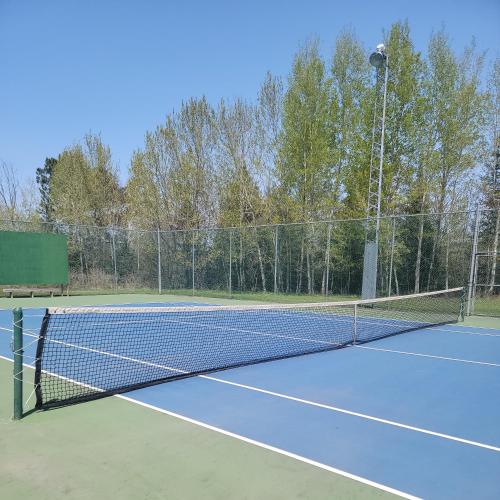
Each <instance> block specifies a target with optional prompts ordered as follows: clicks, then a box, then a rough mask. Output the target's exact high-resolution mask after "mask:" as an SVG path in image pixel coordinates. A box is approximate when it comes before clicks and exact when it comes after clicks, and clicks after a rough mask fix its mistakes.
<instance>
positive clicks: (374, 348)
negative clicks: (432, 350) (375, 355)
mask: <svg viewBox="0 0 500 500" xmlns="http://www.w3.org/2000/svg"><path fill="white" fill-rule="evenodd" d="M351 347H357V348H358V349H368V350H370V351H381V352H393V353H396V354H406V355H407V356H418V357H422V358H433V359H442V360H445V361H457V362H459V363H468V364H471V365H485V366H495V367H497V368H500V364H499V363H488V362H487V361H473V360H470V359H462V358H449V357H447V356H436V355H433V354H421V353H418V352H408V351H398V350H396V349H382V348H380V347H368V346H366V345H352V346H351Z"/></svg>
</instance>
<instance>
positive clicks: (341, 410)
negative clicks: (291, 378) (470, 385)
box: [199, 375, 500, 452]
mask: <svg viewBox="0 0 500 500" xmlns="http://www.w3.org/2000/svg"><path fill="white" fill-rule="evenodd" d="M199 377H200V378H204V379H208V380H213V381H215V382H221V383H223V384H228V385H233V386H235V387H241V388H243V389H248V390H250V391H255V392H260V393H263V394H268V395H270V396H276V397H279V398H282V399H288V400H290V401H295V402H297V403H303V404H306V405H309V406H315V407H317V408H323V409H325V410H330V411H334V412H337V413H344V414H346V415H351V416H353V417H359V418H364V419H366V420H372V421H374V422H379V423H381V424H386V425H391V426H393V427H399V428H401V429H406V430H410V431H414V432H419V433H421V434H428V435H430V436H435V437H440V438H443V439H448V440H450V441H456V442H458V443H462V444H468V445H471V446H477V447H478V448H484V449H486V450H492V451H498V452H500V447H497V446H493V445H489V444H485V443H480V442H478V441H471V440H470V439H464V438H460V437H457V436H453V435H451V434H444V433H441V432H435V431H431V430H428V429H423V428H421V427H414V426H413V425H407V424H402V423H400V422H395V421H394V420H387V419H385V418H379V417H374V416H372V415H367V414H365V413H359V412H356V411H351V410H346V409H345V408H339V407H337V406H330V405H327V404H324V403H316V402H315V401H309V400H307V399H302V398H296V397H294V396H289V395H287V394H282V393H280V392H274V391H268V390H266V389H261V388H260V387H253V386H251V385H245V384H239V383H237V382H230V381H229V380H224V379H220V378H217V377H211V376H209V375H200V376H199Z"/></svg>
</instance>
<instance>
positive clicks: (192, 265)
mask: <svg viewBox="0 0 500 500" xmlns="http://www.w3.org/2000/svg"><path fill="white" fill-rule="evenodd" d="M195 234H196V232H195V231H193V239H192V241H191V288H192V290H191V294H192V295H194V235H195Z"/></svg>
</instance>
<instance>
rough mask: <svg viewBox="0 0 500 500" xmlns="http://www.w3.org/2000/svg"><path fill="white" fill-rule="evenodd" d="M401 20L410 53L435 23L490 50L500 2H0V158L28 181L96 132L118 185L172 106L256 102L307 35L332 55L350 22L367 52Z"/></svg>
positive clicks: (455, 40)
mask: <svg viewBox="0 0 500 500" xmlns="http://www.w3.org/2000/svg"><path fill="white" fill-rule="evenodd" d="M377 5H378V6H380V7H379V8H377ZM399 19H408V21H409V23H410V27H411V29H412V34H413V39H414V42H415V45H416V47H417V49H418V50H425V48H426V45H427V41H428V38H429V35H430V33H431V32H432V30H437V29H439V28H440V27H441V26H442V25H443V24H444V25H445V26H446V29H447V31H448V33H449V35H450V38H451V41H452V44H453V47H454V48H455V49H456V50H458V51H460V50H461V49H462V48H463V47H464V46H465V45H466V44H468V43H469V42H470V40H471V38H472V37H475V38H476V41H477V46H478V49H480V50H487V51H488V56H487V57H488V59H489V60H490V61H491V59H492V58H493V57H495V56H498V55H499V52H500V34H499V33H500V28H499V26H500V0H475V1H474V0H418V1H417V0H386V1H385V2H376V1H370V2H368V1H362V0H347V1H345V0H343V1H338V0H329V1H326V0H325V1H319V0H309V1H292V0H289V1H273V0H267V1H261V0H251V1H250V0H247V1H241V2H238V1H232V2H231V1H218V0H211V1H190V0H184V1H182V2H181V1H180V0H177V1H168V0H163V1H162V0H142V1H140V0H121V1H118V0H101V1H97V0H85V1H81V0H80V1H77V0H44V1H28V0H26V1H24V0H0V48H1V50H0V68H1V73H0V75H1V76H0V159H2V160H4V161H6V162H7V163H9V164H11V165H12V166H13V167H14V168H15V169H17V170H18V171H19V173H20V175H21V177H23V178H26V177H28V176H31V175H34V170H35V168H36V167H38V166H41V165H43V162H44V159H45V157H47V156H57V155H58V154H59V153H60V152H61V151H62V150H63V148H64V147H65V146H68V145H71V144H73V143H75V142H78V141H80V140H81V139H82V137H83V136H84V134H85V133H86V132H89V131H92V132H100V133H101V134H102V138H103V140H104V142H105V143H107V144H109V145H110V146H111V149H112V152H113V156H114V159H115V161H116V162H117V164H118V166H119V168H120V175H121V179H122V181H123V180H124V179H125V178H126V174H127V168H128V163H129V159H130V155H131V152H132V151H133V150H134V149H136V148H138V147H140V146H141V145H142V142H143V137H144V133H145V132H146V130H151V129H153V128H154V127H155V126H156V125H157V124H159V123H161V122H162V121H163V120H164V118H165V116H166V114H167V113H168V112H170V111H172V110H173V109H178V108H179V105H180V103H181V101H183V100H186V99H187V98H189V97H190V96H202V95H206V96H207V98H208V99H209V101H211V102H213V103H215V102H217V101H218V100H219V99H220V98H221V97H225V98H229V99H230V98H234V97H237V96H241V97H243V98H246V99H249V100H254V99H255V96H256V93H257V91H258V88H259V85H260V83H261V81H262V80H263V78H264V75H265V72H266V71H267V70H270V71H271V72H272V73H274V74H277V75H281V76H286V74H287V73H288V71H289V69H290V66H291V61H292V58H293V55H294V53H295V52H296V51H297V49H298V48H299V47H300V45H301V44H302V43H303V42H304V41H305V40H307V39H308V38H310V37H311V36H317V37H319V38H320V40H321V42H322V50H323V51H324V54H325V55H329V54H330V52H331V49H332V48H333V46H334V42H335V38H336V36H337V35H338V33H339V32H340V30H341V29H342V28H343V27H346V26H349V27H351V28H353V29H354V30H355V31H356V33H357V35H358V36H359V38H360V39H361V40H362V42H363V43H364V44H365V46H366V47H367V48H371V47H373V46H375V45H376V44H377V43H378V42H379V41H380V39H381V34H382V31H383V30H384V29H388V28H389V27H390V25H391V23H392V22H394V21H396V20H399Z"/></svg>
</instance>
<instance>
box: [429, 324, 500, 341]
mask: <svg viewBox="0 0 500 500" xmlns="http://www.w3.org/2000/svg"><path fill="white" fill-rule="evenodd" d="M426 329H427V330H430V331H433V332H445V333H460V334H461V335H479V336H480V337H499V338H500V333H479V332H465V331H462V330H448V329H446V328H433V327H432V326H431V327H429V328H426Z"/></svg>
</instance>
